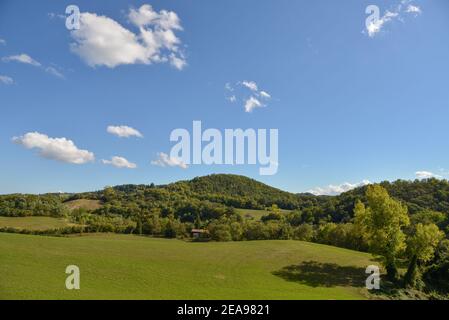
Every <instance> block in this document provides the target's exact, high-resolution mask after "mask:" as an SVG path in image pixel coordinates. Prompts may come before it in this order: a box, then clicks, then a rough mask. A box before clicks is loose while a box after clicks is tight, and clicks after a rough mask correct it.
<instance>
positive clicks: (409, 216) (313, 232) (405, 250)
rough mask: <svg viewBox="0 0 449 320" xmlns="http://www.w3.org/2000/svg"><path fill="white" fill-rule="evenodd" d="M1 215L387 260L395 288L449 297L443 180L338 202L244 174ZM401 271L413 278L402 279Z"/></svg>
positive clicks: (44, 203)
mask: <svg viewBox="0 0 449 320" xmlns="http://www.w3.org/2000/svg"><path fill="white" fill-rule="evenodd" d="M79 199H87V200H97V201H99V202H100V203H101V206H99V207H98V208H96V209H92V210H89V209H86V208H78V209H70V208H69V207H68V206H67V205H66V204H67V203H70V202H73V201H74V200H79ZM236 208H239V209H259V210H266V215H264V216H263V217H262V219H261V220H260V221H258V220H256V219H248V218H246V217H244V216H242V215H241V214H239V213H238V212H237V211H236ZM281 209H284V210H289V211H283V210H281ZM0 216H10V217H24V216H51V217H64V218H66V219H68V220H70V221H71V222H73V223H75V224H76V225H75V226H72V227H68V228H66V229H61V230H53V231H51V232H50V231H49V232H47V234H48V233H52V234H67V233H83V232H118V233H133V234H141V235H152V236H161V237H170V238H174V237H178V238H185V239H190V237H191V235H190V231H191V230H192V229H194V228H195V229H198V228H199V229H205V230H207V233H205V234H204V235H203V236H202V237H201V238H200V239H197V240H200V241H209V240H214V241H242V240H262V239H296V240H304V241H314V242H318V243H323V244H329V245H334V246H339V247H345V248H350V249H355V250H359V251H367V252H371V253H373V254H376V255H378V256H380V257H381V258H382V262H383V264H384V267H385V269H386V271H387V273H388V276H389V278H390V280H391V281H392V282H395V281H396V282H397V281H401V283H403V284H404V285H407V286H412V287H415V288H419V289H423V288H425V289H426V290H438V291H440V292H449V285H448V282H449V281H447V280H448V279H449V240H448V234H449V227H448V226H449V182H448V181H446V180H438V179H428V180H415V181H403V180H398V181H395V182H383V183H381V184H379V185H375V186H365V187H361V188H357V189H354V190H352V191H349V192H346V193H343V194H341V195H339V196H332V197H331V196H314V195H311V194H293V193H288V192H284V191H281V190H279V189H276V188H273V187H270V186H267V185H265V184H262V183H260V182H257V181H255V180H252V179H249V178H247V177H243V176H235V175H211V176H206V177H199V178H195V179H193V180H190V181H180V182H176V183H172V184H169V185H159V186H156V185H154V184H151V185H122V186H116V187H106V188H104V189H103V190H100V191H96V192H88V193H79V194H45V195H23V194H13V195H4V196H0ZM0 231H1V230H0ZM3 231H11V232H12V231H14V230H10V229H8V230H3ZM21 232H27V231H21ZM400 268H403V269H404V268H405V269H406V270H407V272H406V273H405V274H403V275H402V276H400V275H399V274H398V269H400Z"/></svg>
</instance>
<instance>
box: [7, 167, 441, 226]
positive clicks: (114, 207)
mask: <svg viewBox="0 0 449 320" xmlns="http://www.w3.org/2000/svg"><path fill="white" fill-rule="evenodd" d="M381 185H382V186H384V187H385V188H386V189H387V190H388V192H389V194H390V195H391V196H393V197H394V198H396V199H398V200H401V201H403V202H404V203H405V204H407V206H408V208H409V211H410V213H412V214H413V213H416V212H419V211H422V210H424V209H426V210H434V211H439V212H443V213H445V214H446V215H448V216H449V183H448V181H447V180H438V179H428V180H415V181H403V180H398V181H395V182H391V183H390V182H383V183H381ZM365 189H366V187H361V188H357V189H354V190H352V191H349V192H346V193H343V194H341V195H339V196H314V195H311V194H293V193H290V192H286V191H282V190H279V189H276V188H273V187H271V186H268V185H266V184H263V183H261V182H258V181H256V180H253V179H250V178H247V177H244V176H238V175H227V174H215V175H209V176H204V177H198V178H195V179H193V180H188V181H179V182H175V183H171V184H168V185H159V186H156V185H154V184H151V185H121V186H116V187H113V188H110V187H109V188H105V189H104V190H101V191H97V192H88V193H79V194H62V195H59V194H47V195H40V196H36V195H22V194H15V195H4V196H0V215H4V216H5V215H6V216H8V215H9V216H24V215H57V214H58V212H60V211H61V210H63V206H62V205H63V203H64V202H67V201H71V200H75V199H90V200H99V201H100V202H101V203H102V204H103V205H104V207H105V209H102V210H99V211H106V212H98V213H114V214H120V215H131V213H130V212H132V211H134V212H135V211H136V207H137V208H140V209H141V210H151V209H152V208H159V209H163V210H164V212H173V213H175V214H177V213H179V214H180V215H181V216H182V215H183V214H186V213H189V214H195V213H198V212H201V213H202V212H212V211H214V210H219V211H220V212H223V211H224V210H226V208H230V207H233V208H243V209H264V208H266V207H270V206H271V205H273V204H276V205H277V206H278V207H279V208H281V209H289V210H299V211H301V212H302V217H303V218H302V219H303V220H304V221H303V222H315V223H317V222H319V221H321V220H325V221H334V222H347V221H350V220H351V218H352V212H353V207H354V202H355V200H357V199H361V200H362V201H363V200H364V194H365ZM217 208H218V209H217ZM127 212H129V213H127Z"/></svg>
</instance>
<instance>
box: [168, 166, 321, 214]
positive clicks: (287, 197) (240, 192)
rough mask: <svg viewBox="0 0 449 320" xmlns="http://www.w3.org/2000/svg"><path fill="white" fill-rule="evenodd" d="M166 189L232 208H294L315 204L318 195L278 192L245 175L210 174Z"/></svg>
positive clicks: (177, 183)
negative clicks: (274, 205) (275, 206)
mask: <svg viewBox="0 0 449 320" xmlns="http://www.w3.org/2000/svg"><path fill="white" fill-rule="evenodd" d="M166 188H167V190H170V191H174V192H176V191H180V190H182V191H183V192H187V193H189V194H191V195H193V196H194V197H196V198H199V199H203V200H209V201H212V202H219V203H223V204H225V205H228V206H232V207H235V208H247V209H264V208H265V207H267V206H271V205H272V204H277V205H278V206H279V207H280V208H282V209H290V210H293V209H298V208H301V207H304V206H310V205H316V204H317V199H318V197H315V196H313V195H309V194H304V195H297V194H293V193H290V192H286V191H282V190H280V189H276V188H274V187H271V186H268V185H266V184H264V183H261V182H259V181H256V180H254V179H250V178H248V177H245V176H238V175H231V174H213V175H209V176H204V177H197V178H194V179H193V180H189V181H180V182H176V183H173V184H170V185H168V186H166Z"/></svg>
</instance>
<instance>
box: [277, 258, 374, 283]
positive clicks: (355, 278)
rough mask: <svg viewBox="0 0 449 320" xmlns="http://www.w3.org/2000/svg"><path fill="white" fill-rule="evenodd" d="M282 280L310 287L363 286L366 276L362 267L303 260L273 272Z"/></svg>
mask: <svg viewBox="0 0 449 320" xmlns="http://www.w3.org/2000/svg"><path fill="white" fill-rule="evenodd" d="M273 274H274V275H275V276H278V277H281V278H282V279H284V280H287V281H292V282H298V283H301V284H305V285H308V286H311V287H336V286H342V287H345V286H350V287H364V286H365V280H366V277H367V276H368V275H367V274H365V269H364V268H357V267H353V266H344V267H342V266H339V265H338V264H335V263H320V262H316V261H305V262H303V263H301V264H299V265H291V266H287V267H284V268H282V269H281V270H279V271H275V272H273Z"/></svg>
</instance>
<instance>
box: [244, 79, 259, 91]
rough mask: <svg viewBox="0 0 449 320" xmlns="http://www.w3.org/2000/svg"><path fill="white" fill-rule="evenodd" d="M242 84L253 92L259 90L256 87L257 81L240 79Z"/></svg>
mask: <svg viewBox="0 0 449 320" xmlns="http://www.w3.org/2000/svg"><path fill="white" fill-rule="evenodd" d="M242 85H243V86H245V87H247V88H248V89H249V90H251V91H254V92H256V91H258V90H259V89H258V87H257V83H255V82H254V81H242Z"/></svg>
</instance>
